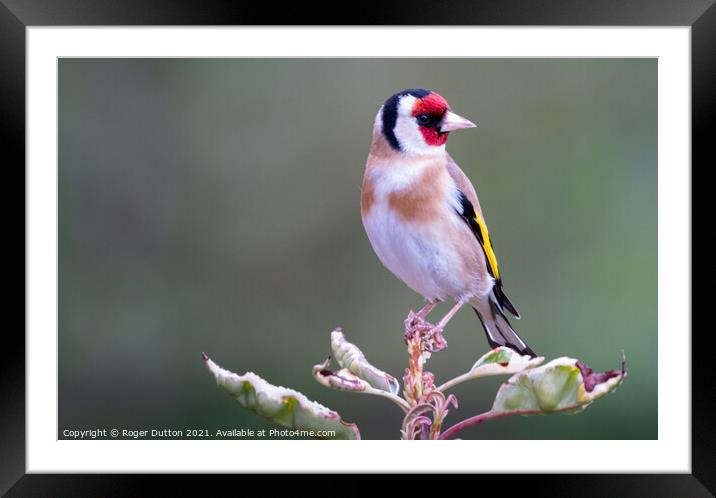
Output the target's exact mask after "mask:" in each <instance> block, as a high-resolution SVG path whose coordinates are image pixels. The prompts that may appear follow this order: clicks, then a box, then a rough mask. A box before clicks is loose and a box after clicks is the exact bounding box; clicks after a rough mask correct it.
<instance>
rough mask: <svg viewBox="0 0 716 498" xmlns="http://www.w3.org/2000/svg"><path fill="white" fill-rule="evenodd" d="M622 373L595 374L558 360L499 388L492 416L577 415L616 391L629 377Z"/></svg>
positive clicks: (570, 361) (571, 361) (576, 363)
mask: <svg viewBox="0 0 716 498" xmlns="http://www.w3.org/2000/svg"><path fill="white" fill-rule="evenodd" d="M626 375H627V372H626V364H625V362H623V363H622V369H621V370H610V371H608V372H602V373H594V372H592V369H591V368H589V367H587V366H586V365H585V364H584V363H583V362H581V361H579V360H575V359H572V358H557V359H555V360H552V361H551V362H549V363H547V364H546V365H543V366H541V367H537V368H533V369H530V370H525V371H523V372H520V373H517V374H515V375H513V376H512V377H510V379H509V380H508V381H507V382H506V383H504V384H502V386H500V389H499V390H498V392H497V396H496V398H495V402H494V404H493V406H492V410H490V412H491V413H492V414H493V415H494V414H510V413H514V414H520V413H522V414H524V415H532V414H537V413H555V412H562V413H570V414H571V413H578V412H580V411H582V410H584V409H585V408H586V407H587V406H589V405H590V404H591V403H592V402H593V401H594V400H596V399H598V398H601V397H602V396H605V395H606V394H608V393H610V392H612V391H614V390H615V389H616V388H617V387H618V386H619V385H620V384H621V383H622V382H623V380H624V378H625V377H626Z"/></svg>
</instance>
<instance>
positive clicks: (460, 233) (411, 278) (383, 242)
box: [363, 162, 478, 300]
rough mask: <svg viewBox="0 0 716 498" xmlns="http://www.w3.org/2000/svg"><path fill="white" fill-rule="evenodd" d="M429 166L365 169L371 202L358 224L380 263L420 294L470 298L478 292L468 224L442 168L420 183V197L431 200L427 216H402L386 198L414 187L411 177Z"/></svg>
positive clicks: (415, 177)
mask: <svg viewBox="0 0 716 498" xmlns="http://www.w3.org/2000/svg"><path fill="white" fill-rule="evenodd" d="M432 166H434V162H433V163H432ZM432 166H431V162H426V163H425V164H414V165H411V166H410V167H402V166H401V167H381V168H372V170H369V171H368V172H367V174H369V175H371V177H370V178H368V180H369V181H370V182H372V188H373V202H372V205H371V207H370V209H369V210H368V212H367V213H364V216H363V224H364V226H365V230H366V232H367V234H368V238H369V240H370V242H371V245H372V246H373V249H374V250H375V252H376V254H377V255H378V258H379V259H380V261H381V262H382V263H383V265H385V266H386V267H387V268H388V269H389V270H390V271H391V272H393V273H394V274H395V275H396V276H397V277H398V278H400V279H401V280H402V281H403V282H405V283H406V284H407V285H408V286H409V287H410V288H412V289H413V290H415V291H416V292H418V293H419V294H421V295H423V296H424V297H425V298H426V299H428V300H432V299H441V300H445V299H447V298H449V297H452V298H462V297H470V296H472V295H475V294H476V293H478V291H477V289H476V281H475V278H476V277H475V275H472V274H470V271H469V266H470V265H469V264H467V263H466V258H468V259H470V258H472V259H474V258H475V254H474V251H475V250H476V249H477V245H476V241H475V240H470V239H469V238H468V239H467V240H468V242H469V243H470V244H471V245H470V246H468V247H466V246H465V234H466V233H467V232H466V230H469V229H467V227H466V225H465V223H464V221H463V220H461V219H460V217H459V215H458V214H457V213H456V209H459V206H460V201H459V198H458V190H457V187H456V185H455V183H454V181H453V180H452V178H451V177H450V175H449V174H448V173H447V170H445V169H444V168H442V169H441V171H440V172H439V174H437V175H434V177H433V179H432V181H431V184H430V185H429V187H430V188H429V189H427V190H426V189H425V188H424V186H422V190H426V194H425V199H424V202H426V203H428V202H430V203H432V205H434V209H435V211H434V212H433V211H431V214H432V215H431V216H429V217H422V218H416V219H406V218H405V216H402V215H401V213H400V212H399V211H398V210H396V209H395V207H394V206H392V205H391V202H390V199H391V194H393V193H396V192H397V193H401V192H406V191H410V192H415V191H416V189H417V188H418V187H417V186H416V184H415V182H418V181H420V179H421V178H423V177H424V173H425V168H428V167H432ZM409 189H413V190H409ZM422 190H420V192H422ZM419 195H422V194H419ZM469 235H470V237H472V234H469ZM466 252H467V253H468V254H466Z"/></svg>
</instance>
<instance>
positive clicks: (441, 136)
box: [413, 92, 450, 145]
mask: <svg viewBox="0 0 716 498" xmlns="http://www.w3.org/2000/svg"><path fill="white" fill-rule="evenodd" d="M449 110H450V104H448V101H447V100H445V98H444V97H443V96H442V95H440V94H438V93H435V92H431V93H429V94H428V95H427V96H426V97H423V98H421V99H416V100H415V103H414V104H413V117H414V118H415V121H416V122H417V124H418V129H419V130H420V133H421V134H422V135H423V139H424V140H425V143H426V144H428V145H444V144H445V142H447V137H448V133H450V132H448V131H440V127H439V126H438V125H439V123H440V122H441V121H442V119H443V116H444V115H445V113H446V112H447V111H449Z"/></svg>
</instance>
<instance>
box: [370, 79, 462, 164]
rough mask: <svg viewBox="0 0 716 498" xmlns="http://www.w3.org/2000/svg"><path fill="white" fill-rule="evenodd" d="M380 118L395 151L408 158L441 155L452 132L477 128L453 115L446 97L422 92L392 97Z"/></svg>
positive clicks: (407, 92)
mask: <svg viewBox="0 0 716 498" xmlns="http://www.w3.org/2000/svg"><path fill="white" fill-rule="evenodd" d="M379 118H380V124H381V127H382V131H383V135H384V136H385V138H386V139H387V141H388V143H389V144H390V145H391V147H392V148H393V149H395V150H397V151H400V152H403V153H408V154H432V153H440V152H441V151H443V150H444V146H445V143H446V142H447V138H448V134H449V133H450V132H451V131H454V130H459V129H461V128H473V127H474V126H475V125H474V124H473V123H472V122H471V121H468V120H467V119H465V118H463V117H460V116H458V115H457V114H455V113H454V112H452V110H451V109H450V104H448V101H447V100H446V99H445V98H444V97H443V96H442V95H440V94H438V93H436V92H432V91H429V90H423V89H421V88H413V89H409V90H403V91H402V92H400V93H397V94H395V95H393V96H392V97H390V98H389V99H388V100H387V101H386V102H385V104H384V105H383V107H382V111H381V113H379Z"/></svg>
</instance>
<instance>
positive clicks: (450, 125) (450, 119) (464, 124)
mask: <svg viewBox="0 0 716 498" xmlns="http://www.w3.org/2000/svg"><path fill="white" fill-rule="evenodd" d="M476 126H477V125H476V124H475V123H473V122H472V121H470V120H469V119H465V118H463V117H462V116H458V115H457V114H455V113H454V112H452V111H448V112H446V113H445V116H443V120H442V123H441V124H440V132H441V133H444V132H446V131H454V130H462V129H463V128H474V127H476Z"/></svg>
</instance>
